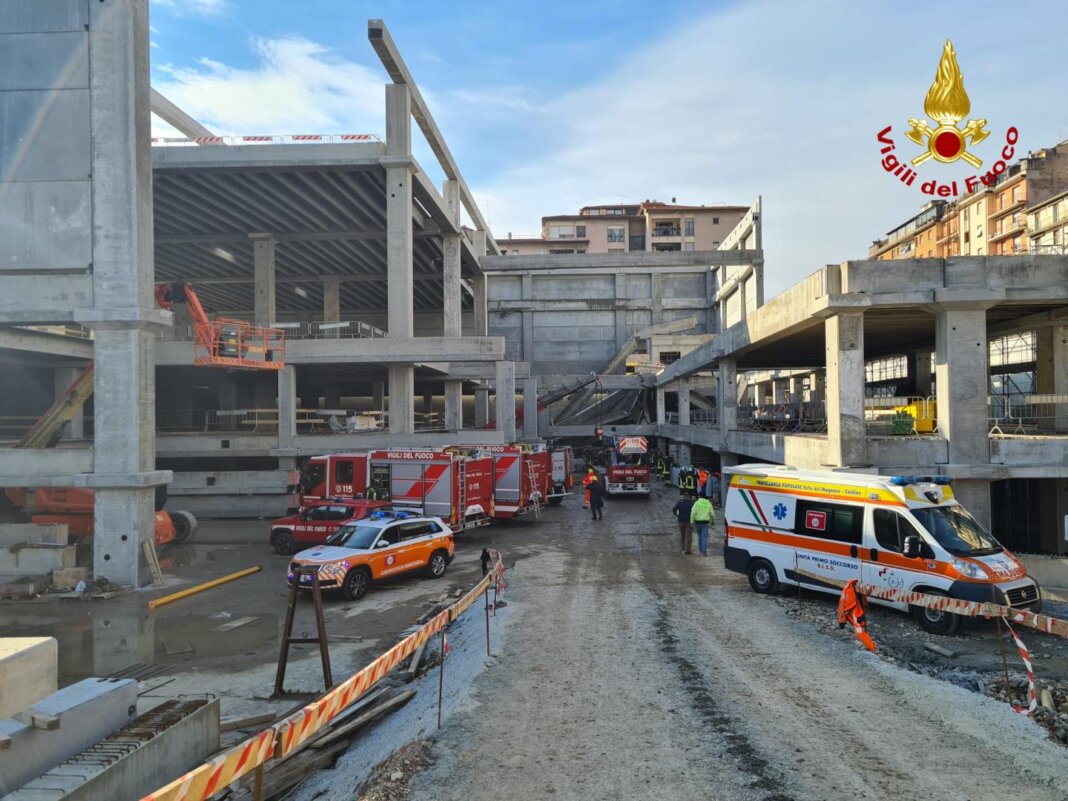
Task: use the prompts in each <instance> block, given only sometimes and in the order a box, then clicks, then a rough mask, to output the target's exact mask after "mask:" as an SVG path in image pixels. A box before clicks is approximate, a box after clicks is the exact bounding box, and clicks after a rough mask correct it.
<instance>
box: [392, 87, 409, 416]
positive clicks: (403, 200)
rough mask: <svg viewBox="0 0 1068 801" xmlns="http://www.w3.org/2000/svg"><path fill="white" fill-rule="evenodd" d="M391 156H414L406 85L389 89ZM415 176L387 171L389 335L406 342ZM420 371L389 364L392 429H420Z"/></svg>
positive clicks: (399, 169) (405, 168)
mask: <svg viewBox="0 0 1068 801" xmlns="http://www.w3.org/2000/svg"><path fill="white" fill-rule="evenodd" d="M386 152H387V153H388V154H389V155H390V156H394V157H398V158H410V156H411V152H412V98H411V91H410V89H409V88H408V86H407V85H405V84H387V85H386ZM412 243H413V237H412V173H411V169H410V167H409V166H408V165H407V164H405V165H404V166H399V167H387V168H386V270H387V293H388V299H389V311H388V315H387V318H388V324H387V328H388V335H389V337H391V338H394V339H405V338H409V337H412V336H414V334H415V325H414V323H415V318H414V309H413V291H414V288H413V280H414V279H413V272H412ZM414 394H415V369H414V368H413V367H412V366H411V365H408V364H391V365H390V366H389V431H390V433H391V434H401V435H403V434H411V433H413V432H414V431H415V408H414V403H413V396H414Z"/></svg>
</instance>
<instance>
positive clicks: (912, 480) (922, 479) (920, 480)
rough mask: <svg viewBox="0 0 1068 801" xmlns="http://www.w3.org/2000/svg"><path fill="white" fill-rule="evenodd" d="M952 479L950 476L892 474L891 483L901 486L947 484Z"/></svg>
mask: <svg viewBox="0 0 1068 801" xmlns="http://www.w3.org/2000/svg"><path fill="white" fill-rule="evenodd" d="M950 481H951V479H950V477H949V476H891V477H890V483H891V484H896V485H897V486H899V487H905V486H908V485H909V484H940V485H943V486H944V485H946V484H949V483H950Z"/></svg>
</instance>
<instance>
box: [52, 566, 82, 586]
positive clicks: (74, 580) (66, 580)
mask: <svg viewBox="0 0 1068 801" xmlns="http://www.w3.org/2000/svg"><path fill="white" fill-rule="evenodd" d="M79 581H84V582H85V583H86V584H88V583H89V568H87V567H61V568H60V569H59V570H53V571H52V586H53V587H77V586H78V582H79Z"/></svg>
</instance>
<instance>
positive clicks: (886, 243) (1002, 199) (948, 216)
mask: <svg viewBox="0 0 1068 801" xmlns="http://www.w3.org/2000/svg"><path fill="white" fill-rule="evenodd" d="M1066 190H1068V141H1065V142H1061V143H1060V144H1058V145H1056V146H1054V147H1051V148H1044V149H1042V150H1039V151H1037V152H1036V153H1028V154H1027V155H1026V156H1025V157H1023V158H1021V159H1020V160H1019V161H1017V162H1016V163H1014V164H1012V165H1011V166H1009V168H1008V169H1006V170H1005V171H1004V172H1003V173H1001V175H1000V176H998V180H997V182H996V183H995V184H994V185H992V186H989V187H987V186H981V187H980V188H979V189H978V190H977V191H975V192H972V193H970V194H967V195H961V196H960V197H959V198H957V199H956V200H955V201H952V202H946V201H943V200H933V201H930V202H929V203H927V204H925V205H924V206H923V207H922V208H921V209H920V212H919V214H917V215H916V216H915V217H913V218H911V219H909V220H907V221H906V222H904V223H902V224H901V225H899V226H898V227H897V228H894V229H893V230H891V231H889V232H888V233H887V235H886V238H884V239H879V240H876V241H875V242H873V243H872V246H871V247H870V248H869V249H868V258H871V259H931V258H938V259H941V258H950V257H952V256H1011V255H1014V254H1019V253H1027V252H1030V251H1031V250H1032V249H1031V247H1030V244H1029V241H1030V237H1031V233H1032V231H1034V230H1035V228H1036V225H1035V223H1034V218H1035V217H1036V213H1037V211H1038V210H1040V209H1046V211H1045V213H1044V217H1043V220H1044V222H1043V226H1045V228H1048V229H1050V236H1049V237H1045V238H1044V240H1043V241H1044V242H1045V245H1046V246H1049V245H1052V244H1053V236H1052V232H1053V230H1055V229H1057V225H1056V224H1055V223H1056V219H1057V217H1055V215H1056V214H1057V212H1056V211H1055V210H1054V209H1056V208H1058V206H1057V204H1056V203H1054V202H1053V201H1054V200H1055V199H1056V198H1058V197H1060V196H1061V195H1062V194H1063V193H1064V192H1065V191H1066ZM1050 203H1053V205H1052V206H1049V204H1050ZM1029 220H1030V221H1031V222H1029ZM1059 237H1060V235H1059V234H1058V244H1060V239H1059Z"/></svg>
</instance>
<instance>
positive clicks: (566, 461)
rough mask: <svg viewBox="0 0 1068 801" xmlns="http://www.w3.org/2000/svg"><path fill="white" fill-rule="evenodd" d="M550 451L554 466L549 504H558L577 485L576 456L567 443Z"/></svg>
mask: <svg viewBox="0 0 1068 801" xmlns="http://www.w3.org/2000/svg"><path fill="white" fill-rule="evenodd" d="M549 453H550V458H551V460H552V466H553V475H552V483H553V487H552V492H550V493H549V505H550V506H558V505H559V504H560V502H561V501H563V500H564V497H565V496H566V495H570V494H571V490H572V489H574V487H575V457H574V454H573V452H572V450H571V448H570V447H568V446H566V445H565V446H563V447H558V448H553V449H552V450H551V451H549Z"/></svg>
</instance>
